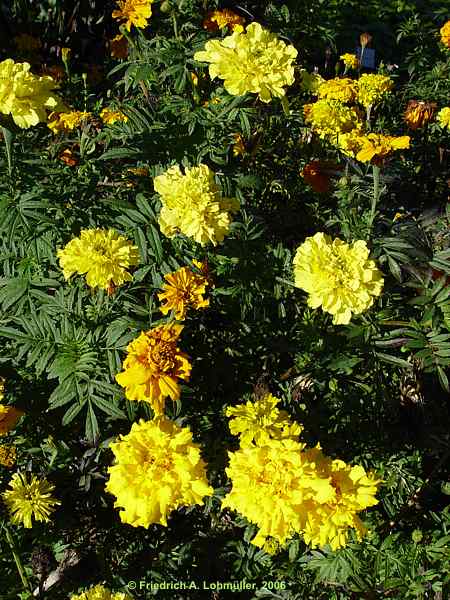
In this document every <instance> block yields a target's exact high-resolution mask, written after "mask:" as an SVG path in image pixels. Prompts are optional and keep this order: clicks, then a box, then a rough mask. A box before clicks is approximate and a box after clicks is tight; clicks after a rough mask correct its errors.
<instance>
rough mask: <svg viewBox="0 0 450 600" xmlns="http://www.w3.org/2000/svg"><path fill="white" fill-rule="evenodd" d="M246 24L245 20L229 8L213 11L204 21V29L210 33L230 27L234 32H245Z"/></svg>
mask: <svg viewBox="0 0 450 600" xmlns="http://www.w3.org/2000/svg"><path fill="white" fill-rule="evenodd" d="M244 24H245V19H244V18H243V17H241V16H239V15H237V14H236V13H235V12H233V11H232V10H229V9H228V8H224V9H223V10H213V11H212V12H210V13H208V15H207V16H206V19H205V20H204V21H203V27H204V28H205V29H207V30H208V31H217V30H218V29H222V28H223V27H229V28H230V29H231V30H232V31H243V30H244V27H243V25H244Z"/></svg>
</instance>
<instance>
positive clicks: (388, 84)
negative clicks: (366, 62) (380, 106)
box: [357, 73, 394, 108]
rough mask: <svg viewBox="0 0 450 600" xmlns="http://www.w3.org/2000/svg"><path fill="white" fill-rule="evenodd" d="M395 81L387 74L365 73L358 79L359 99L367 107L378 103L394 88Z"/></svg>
mask: <svg viewBox="0 0 450 600" xmlns="http://www.w3.org/2000/svg"><path fill="white" fill-rule="evenodd" d="M393 86H394V82H393V81H392V79H390V78H389V77H387V76H386V75H377V74H373V73H363V75H361V77H360V78H359V79H358V96H357V100H358V102H359V103H360V104H362V105H363V106H364V107H365V108H367V107H368V106H370V105H371V104H376V103H377V102H380V100H382V99H383V98H384V96H385V95H386V94H387V93H388V92H389V91H390V90H391V89H392V88H393Z"/></svg>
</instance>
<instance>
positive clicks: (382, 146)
mask: <svg viewBox="0 0 450 600" xmlns="http://www.w3.org/2000/svg"><path fill="white" fill-rule="evenodd" d="M409 143H410V137H409V136H408V135H402V136H397V137H396V136H392V135H383V134H381V133H368V134H366V135H363V134H356V135H354V134H353V133H349V134H344V135H342V136H340V137H339V140H338V144H339V147H340V148H341V150H342V151H343V152H344V154H347V155H348V156H353V157H355V158H356V160H359V161H360V162H372V163H374V164H381V163H382V161H383V160H384V159H386V158H388V157H389V156H391V154H392V153H393V152H395V151H396V150H404V149H407V148H409Z"/></svg>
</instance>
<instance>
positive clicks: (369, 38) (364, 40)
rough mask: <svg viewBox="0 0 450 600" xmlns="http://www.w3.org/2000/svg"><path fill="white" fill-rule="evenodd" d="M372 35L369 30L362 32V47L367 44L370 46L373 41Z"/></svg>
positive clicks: (360, 38)
mask: <svg viewBox="0 0 450 600" xmlns="http://www.w3.org/2000/svg"><path fill="white" fill-rule="evenodd" d="M372 39H373V38H372V36H371V35H370V33H368V32H367V31H365V32H364V33H362V34H361V35H360V36H359V43H360V44H361V47H362V48H365V47H366V46H368V45H369V44H371V43H372Z"/></svg>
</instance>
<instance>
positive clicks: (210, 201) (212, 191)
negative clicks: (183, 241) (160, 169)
mask: <svg viewBox="0 0 450 600" xmlns="http://www.w3.org/2000/svg"><path fill="white" fill-rule="evenodd" d="M154 186H155V191H156V192H158V194H160V196H161V202H162V209H161V213H160V215H159V225H160V227H161V231H162V232H163V234H164V235H166V236H167V237H173V236H174V235H176V234H177V233H183V234H184V235H186V236H187V237H191V238H193V239H194V240H195V241H196V242H198V243H199V244H202V246H204V245H205V244H207V243H208V242H212V243H213V244H214V246H215V245H216V244H217V243H218V242H222V241H223V239H224V237H225V235H226V234H227V233H228V231H229V229H230V225H231V220H232V219H231V215H230V213H233V212H236V211H237V210H238V209H239V202H238V201H237V200H236V199H235V198H224V197H222V195H221V192H220V189H219V187H218V185H217V184H216V182H215V181H214V173H213V172H212V171H211V169H209V167H207V166H206V165H199V166H198V167H192V168H190V169H189V168H187V169H186V173H185V175H183V173H182V172H181V170H180V168H179V167H178V166H174V167H170V169H168V170H167V171H166V172H165V173H164V174H163V175H159V176H158V177H155V179H154Z"/></svg>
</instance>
